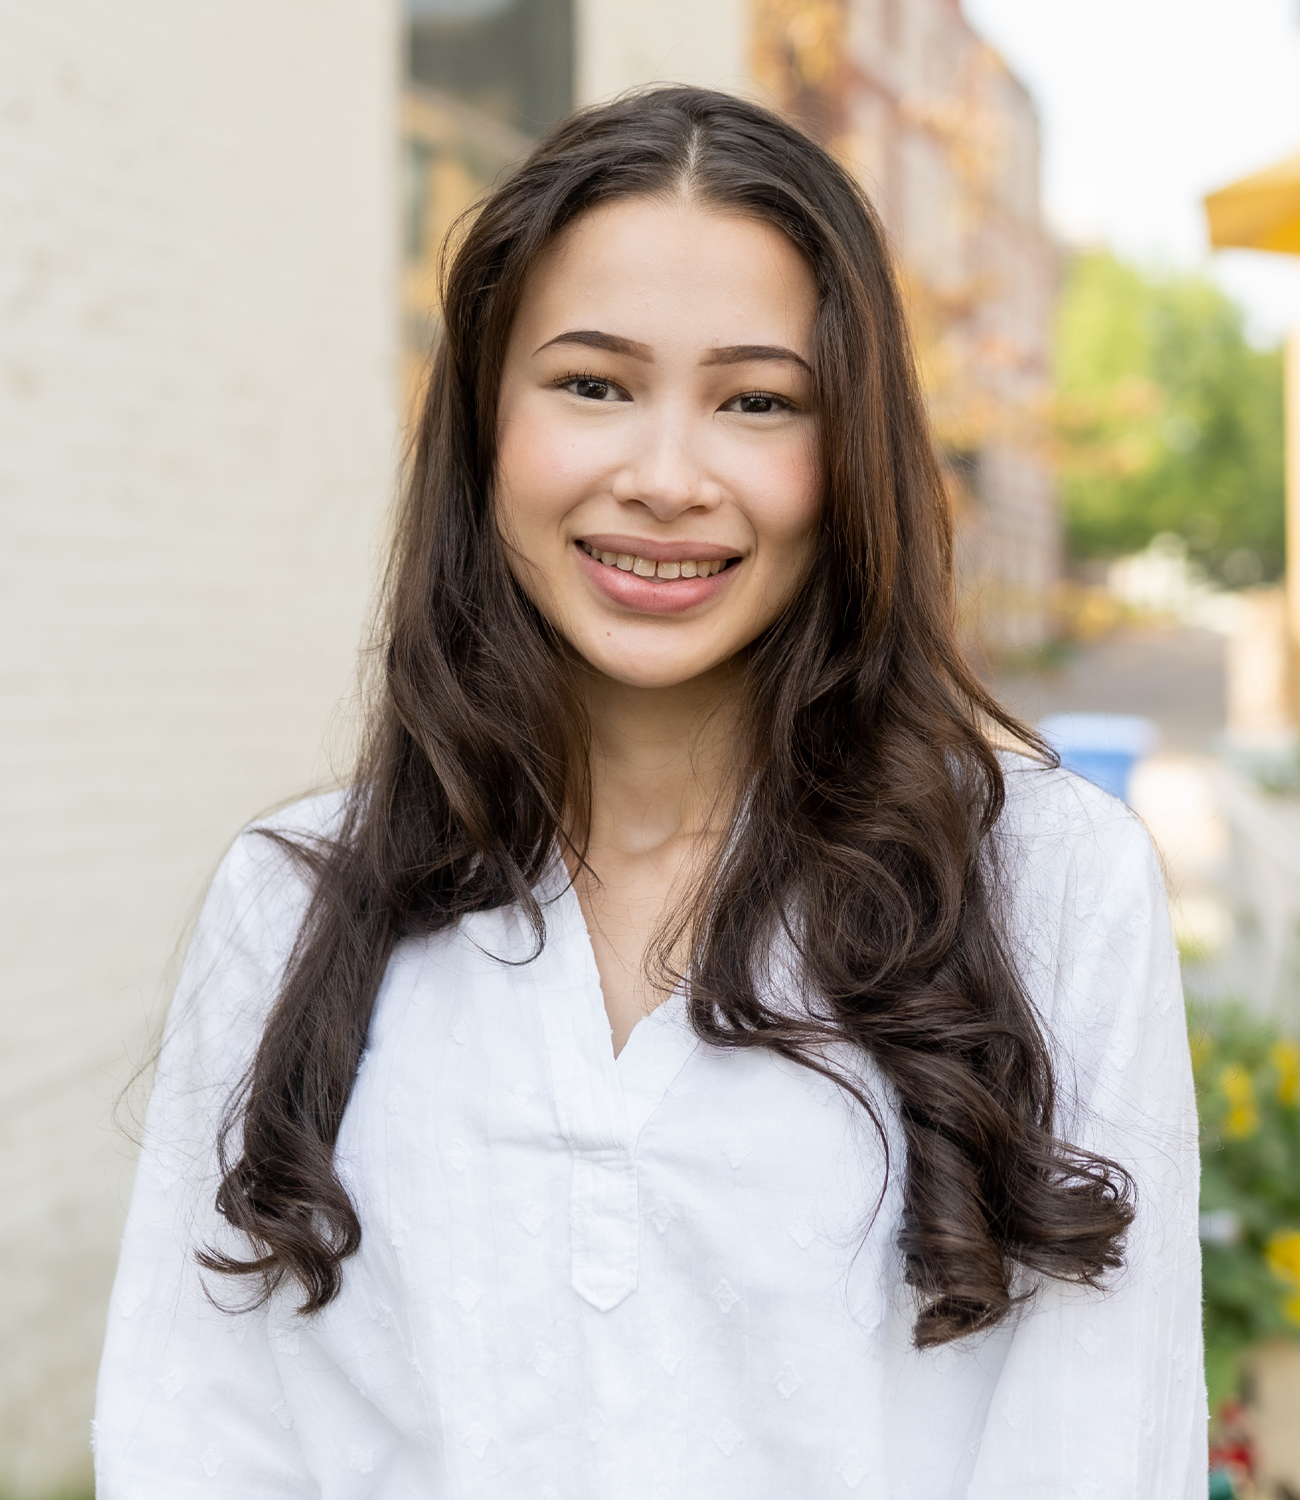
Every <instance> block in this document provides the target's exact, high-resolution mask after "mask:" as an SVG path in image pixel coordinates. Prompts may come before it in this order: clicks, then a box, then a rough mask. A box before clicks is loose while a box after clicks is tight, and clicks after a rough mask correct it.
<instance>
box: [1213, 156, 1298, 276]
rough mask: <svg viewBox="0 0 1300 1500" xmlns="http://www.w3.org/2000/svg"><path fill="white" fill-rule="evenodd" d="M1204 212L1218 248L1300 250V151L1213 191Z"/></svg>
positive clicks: (1292, 253) (1293, 253)
mask: <svg viewBox="0 0 1300 1500" xmlns="http://www.w3.org/2000/svg"><path fill="white" fill-rule="evenodd" d="M1205 212H1206V215H1207V216H1208V218H1209V220H1210V243H1211V244H1212V245H1213V246H1214V248H1215V249H1216V250H1224V249H1228V248H1234V249H1236V248H1239V249H1244V250H1279V251H1283V252H1285V253H1287V254H1290V255H1300V153H1297V154H1296V155H1295V156H1289V157H1288V158H1287V159H1286V160H1285V161H1280V162H1278V164H1277V165H1276V166H1275V167H1266V168H1265V169H1264V171H1262V172H1256V173H1255V174H1254V175H1253V176H1251V177H1243V178H1242V179H1241V181H1240V182H1234V183H1232V184H1230V185H1229V186H1228V187H1225V188H1220V189H1219V191H1218V192H1217V193H1208V194H1207V195H1206V198H1205Z"/></svg>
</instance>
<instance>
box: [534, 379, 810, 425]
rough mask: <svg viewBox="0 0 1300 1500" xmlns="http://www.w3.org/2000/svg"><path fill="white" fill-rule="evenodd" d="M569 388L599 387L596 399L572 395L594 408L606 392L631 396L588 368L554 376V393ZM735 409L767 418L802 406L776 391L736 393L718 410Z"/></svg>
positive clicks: (749, 414) (624, 398)
mask: <svg viewBox="0 0 1300 1500" xmlns="http://www.w3.org/2000/svg"><path fill="white" fill-rule="evenodd" d="M571 385H589V386H600V387H601V395H599V396H595V395H591V396H581V395H579V393H578V392H576V391H575V392H574V394H575V395H579V399H580V400H589V401H591V402H593V404H596V405H600V404H603V403H604V402H605V401H606V395H607V393H608V392H609V391H616V392H618V393H619V394H620V396H621V398H622V399H623V400H627V401H630V400H631V397H630V396H629V395H628V393H627V392H626V391H625V390H624V389H623V387H622V386H621V385H619V383H618V381H616V380H611V379H610V377H609V376H608V375H600V374H597V372H596V371H595V370H592V369H583V370H567V371H566V372H565V373H564V374H563V375H560V376H557V377H556V379H555V380H553V381H552V382H551V386H552V388H553V389H555V390H564V389H566V388H567V387H568V386H571ZM747 402H758V403H766V404H767V406H766V409H763V408H760V409H758V410H755V409H753V408H750V409H749V410H745V407H744V403H747ZM737 406H740V408H741V413H743V414H744V415H746V416H769V415H772V414H773V413H774V412H798V411H801V410H802V407H800V405H799V404H798V403H797V402H795V401H792V400H791V399H790V397H789V396H782V395H780V394H779V393H778V392H776V391H764V390H753V391H738V392H737V393H736V394H735V395H734V396H731V397H729V398H728V399H727V400H726V401H724V402H723V403H722V405H721V406H720V407H719V408H718V410H719V411H729V410H731V409H732V408H734V407H737ZM738 414H740V413H738Z"/></svg>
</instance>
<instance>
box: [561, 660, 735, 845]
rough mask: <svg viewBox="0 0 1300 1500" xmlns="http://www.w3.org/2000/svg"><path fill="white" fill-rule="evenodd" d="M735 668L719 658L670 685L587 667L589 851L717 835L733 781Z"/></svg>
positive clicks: (724, 814) (662, 843)
mask: <svg viewBox="0 0 1300 1500" xmlns="http://www.w3.org/2000/svg"><path fill="white" fill-rule="evenodd" d="M738 676H739V673H738V668H737V667H736V666H734V665H732V664H730V663H728V664H726V665H724V666H722V667H719V668H717V669H715V670H714V671H713V672H710V673H708V674H706V675H705V676H703V677H698V678H695V679H693V680H692V681H690V682H688V683H683V684H680V685H677V686H674V687H668V688H639V687H629V686H627V685H626V684H624V683H620V682H615V681H613V680H612V679H610V678H608V677H602V676H598V675H596V674H595V673H592V674H590V676H589V677H588V678H587V679H586V681H585V682H584V697H585V706H586V709H587V715H588V718H589V721H590V724H591V792H592V799H591V827H590V829H589V830H588V846H589V848H590V850H591V851H592V853H593V854H594V855H596V856H597V857H599V853H600V851H602V850H609V851H617V852H618V853H619V854H621V855H637V854H653V853H654V852H655V851H656V850H659V849H662V848H664V847H665V846H667V845H669V844H672V843H674V842H676V841H687V842H690V843H692V844H695V843H697V842H699V841H700V840H704V841H706V842H707V841H710V840H711V839H712V838H714V837H716V836H717V835H718V833H719V831H720V828H719V825H720V823H721V822H723V821H725V816H726V813H727V812H728V811H729V809H730V797H731V794H732V793H733V791H734V786H733V777H734V772H735V767H736V761H737V756H736V748H737V746H736V738H737V728H738V717H739V715H738V707H739V705H738V701H737V699H738V694H737V691H736V690H737V687H738V685H739V684H738Z"/></svg>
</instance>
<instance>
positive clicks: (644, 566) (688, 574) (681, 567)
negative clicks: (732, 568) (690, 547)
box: [579, 542, 727, 580]
mask: <svg viewBox="0 0 1300 1500" xmlns="http://www.w3.org/2000/svg"><path fill="white" fill-rule="evenodd" d="M579 545H580V546H581V547H582V550H583V551H584V552H585V553H587V555H588V556H589V557H594V558H596V559H597V561H599V562H602V563H604V565H605V566H606V567H607V568H618V569H619V571H620V572H623V573H635V574H636V575H637V577H638V578H663V579H668V580H671V579H676V578H712V577H713V575H714V574H715V573H721V572H722V570H723V568H725V567H726V566H727V565H726V563H725V562H723V560H722V559H721V558H710V559H709V560H708V561H707V562H702V561H700V560H698V559H694V558H688V559H686V561H684V562H660V563H657V562H655V560H654V559H653V558H651V557H637V556H635V555H634V554H633V553H631V552H597V551H596V549H595V548H594V547H593V546H591V545H590V544H589V543H587V542H582V543H580V544H579Z"/></svg>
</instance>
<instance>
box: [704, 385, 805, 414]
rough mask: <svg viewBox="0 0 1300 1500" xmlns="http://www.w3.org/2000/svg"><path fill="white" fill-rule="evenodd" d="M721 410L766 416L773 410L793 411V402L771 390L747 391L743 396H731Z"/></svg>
mask: <svg viewBox="0 0 1300 1500" xmlns="http://www.w3.org/2000/svg"><path fill="white" fill-rule="evenodd" d="M722 410H723V411H733V412H740V413H742V414H743V415H745V416H749V417H766V416H770V415H772V414H773V413H774V412H787V411H793V410H794V403H793V402H791V401H787V400H786V399H785V397H784V396H777V395H774V394H773V393H772V392H771V391H747V392H746V393H745V394H744V395H743V396H733V397H732V398H731V400H730V401H728V402H727V403H726V405H725V406H724V407H723V408H722Z"/></svg>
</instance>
